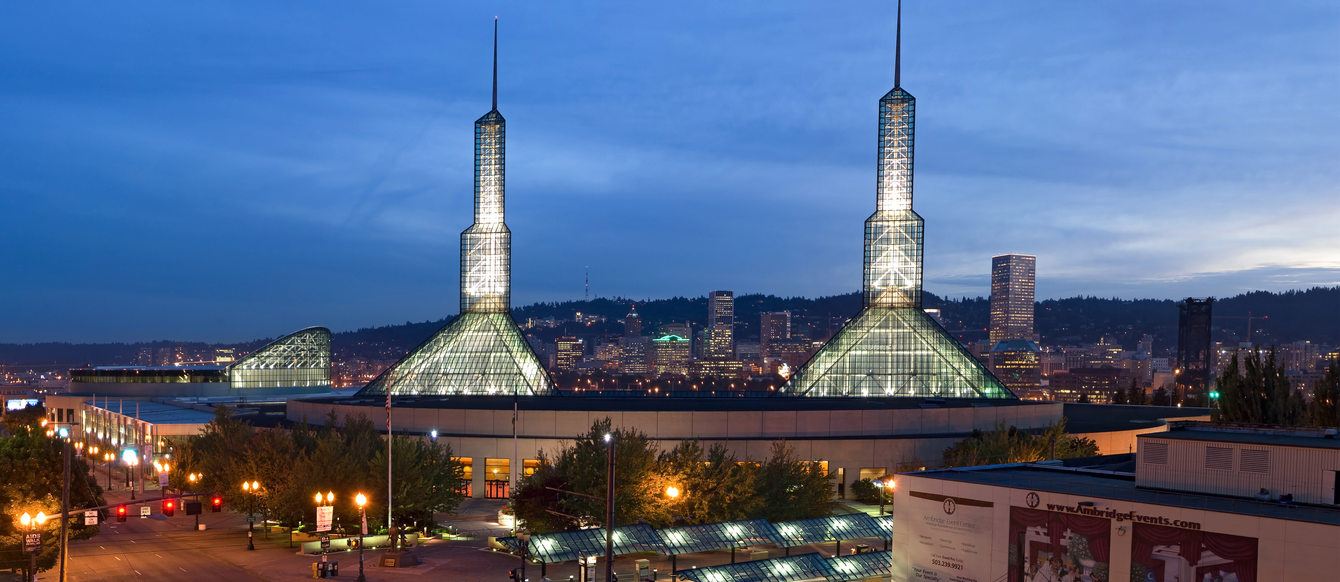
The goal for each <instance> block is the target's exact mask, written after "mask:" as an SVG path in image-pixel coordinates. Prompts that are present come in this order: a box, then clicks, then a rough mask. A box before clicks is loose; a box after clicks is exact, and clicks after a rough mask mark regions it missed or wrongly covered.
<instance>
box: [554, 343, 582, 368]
mask: <svg viewBox="0 0 1340 582" xmlns="http://www.w3.org/2000/svg"><path fill="white" fill-rule="evenodd" d="M585 353H586V344H585V343H584V342H583V341H582V339H581V338H576V337H561V338H558V339H557V340H556V341H555V342H554V369H556V370H564V371H567V372H571V371H573V370H576V369H577V366H578V365H579V364H581V363H582V356H583V355H584V354H585Z"/></svg>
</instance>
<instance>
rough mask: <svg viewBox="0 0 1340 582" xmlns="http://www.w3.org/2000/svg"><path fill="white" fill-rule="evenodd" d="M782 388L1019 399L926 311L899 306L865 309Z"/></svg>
mask: <svg viewBox="0 0 1340 582" xmlns="http://www.w3.org/2000/svg"><path fill="white" fill-rule="evenodd" d="M781 392H783V393H786V394H791V395H795V396H823V397H838V396H852V397H861V396H884V397H889V396H906V397H923V398H925V397H931V398H1002V399H1013V398H1015V396H1014V394H1013V393H1011V392H1010V391H1009V390H1008V389H1006V388H1005V386H1004V385H1003V384H1001V383H1000V381H999V380H997V379H996V377H995V376H992V375H991V373H990V372H988V371H987V370H986V368H985V367H983V366H982V364H981V363H979V362H978V361H977V359H976V358H973V357H972V354H969V353H968V351H967V350H965V349H963V346H961V345H959V343H958V341H957V340H955V339H954V338H953V337H951V336H950V335H949V333H948V332H946V331H945V330H944V328H942V327H940V324H938V323H936V322H935V320H934V319H931V317H930V316H929V315H926V313H925V312H924V311H922V310H921V309H919V308H898V307H893V308H889V307H868V308H866V309H864V310H862V311H861V312H860V313H859V314H857V315H856V317H855V318H854V319H852V320H851V321H850V322H848V323H847V325H846V326H845V327H843V328H842V329H841V330H839V331H838V333H837V335H835V336H833V339H831V340H829V341H828V343H827V344H824V346H823V347H822V348H820V349H819V352H818V353H816V354H814V357H813V358H810V361H809V362H807V363H806V364H805V366H804V367H802V368H801V369H800V370H799V371H798V372H796V375H795V376H793V377H792V378H791V380H790V381H789V382H787V384H786V385H785V386H783V387H782V389H781Z"/></svg>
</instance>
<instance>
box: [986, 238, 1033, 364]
mask: <svg viewBox="0 0 1340 582" xmlns="http://www.w3.org/2000/svg"><path fill="white" fill-rule="evenodd" d="M1036 275H1037V257H1034V256H1033V255H998V256H995V257H991V324H990V338H991V345H992V346H995V345H996V343H997V342H1001V341H1005V340H1012V339H1024V340H1031V339H1033V281H1034V279H1035V278H1036Z"/></svg>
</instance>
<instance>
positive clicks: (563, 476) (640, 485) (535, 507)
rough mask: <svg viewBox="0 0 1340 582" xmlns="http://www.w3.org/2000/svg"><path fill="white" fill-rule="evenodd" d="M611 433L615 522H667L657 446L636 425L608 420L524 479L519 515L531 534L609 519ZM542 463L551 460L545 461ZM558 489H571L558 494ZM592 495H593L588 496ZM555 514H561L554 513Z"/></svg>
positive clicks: (519, 491)
mask: <svg viewBox="0 0 1340 582" xmlns="http://www.w3.org/2000/svg"><path fill="white" fill-rule="evenodd" d="M605 435H610V438H611V440H610V443H613V446H614V454H615V475H614V521H615V523H616V526H617V524H629V523H635V522H637V521H638V520H643V521H646V522H648V523H652V524H655V525H663V524H666V523H668V522H669V520H670V513H669V508H668V507H667V504H666V503H664V502H663V501H664V500H663V496H664V491H665V486H666V482H667V479H666V476H665V475H664V473H661V472H659V471H658V470H657V469H658V467H657V449H656V445H655V444H654V443H653V442H652V441H651V439H649V438H647V435H646V434H644V433H643V432H642V431H639V430H637V429H635V428H619V429H615V428H613V422H612V421H611V420H610V419H609V418H605V419H603V420H600V421H597V422H596V423H594V424H592V425H591V429H590V430H589V431H587V432H586V434H583V435H581V436H579V437H577V439H576V440H575V441H574V442H573V443H572V444H571V445H566V444H565V445H563V446H562V447H561V448H560V449H559V451H558V452H557V454H555V455H554V460H553V462H552V464H551V465H552V467H544V470H541V471H536V472H535V473H534V474H532V475H530V476H529V477H525V478H523V479H522V480H521V481H520V483H519V485H518V487H517V491H516V492H515V494H514V498H515V499H517V500H518V503H516V504H515V509H516V512H517V518H518V519H521V520H523V521H525V522H526V524H527V529H529V530H530V531H531V532H533V533H544V532H542V531H540V530H541V529H542V528H549V527H552V528H554V529H553V530H550V531H561V530H565V529H572V528H575V527H579V526H581V525H585V524H591V523H600V524H603V523H605V521H606V518H605V515H606V514H605V494H606V488H607V483H608V480H607V476H608V470H607V469H608V463H609V447H610V446H611V444H610V443H607V442H606V441H605ZM544 464H550V463H548V462H547V459H546V463H544ZM545 487H554V488H557V489H563V490H566V491H571V492H574V493H578V494H582V495H574V494H571V493H560V494H558V495H551V494H550V493H554V492H552V491H548V490H547V489H545ZM587 496H590V497H587ZM550 512H557V513H550Z"/></svg>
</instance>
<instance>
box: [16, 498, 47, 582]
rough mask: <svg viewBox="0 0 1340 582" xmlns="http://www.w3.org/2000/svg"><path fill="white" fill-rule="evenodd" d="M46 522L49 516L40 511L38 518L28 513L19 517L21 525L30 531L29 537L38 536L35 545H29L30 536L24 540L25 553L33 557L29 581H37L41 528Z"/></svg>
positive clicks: (34, 541) (34, 540)
mask: <svg viewBox="0 0 1340 582" xmlns="http://www.w3.org/2000/svg"><path fill="white" fill-rule="evenodd" d="M46 522H47V515H46V514H45V513H42V512H40V511H39V512H37V517H32V516H30V515H28V512H26V511H25V512H23V515H21V516H19V523H20V524H22V525H23V527H24V528H25V529H27V530H28V536H37V537H36V538H34V539H33V543H29V540H28V536H25V538H24V540H23V549H24V551H26V552H28V553H29V554H30V555H31V558H30V559H31V563H30V564H31V565H30V566H29V568H30V569H29V576H31V578H28V579H29V580H37V554H38V552H40V551H41V550H42V537H41V535H42V532H41V530H40V528H41V527H42V525H43V524H45V523H46Z"/></svg>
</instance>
